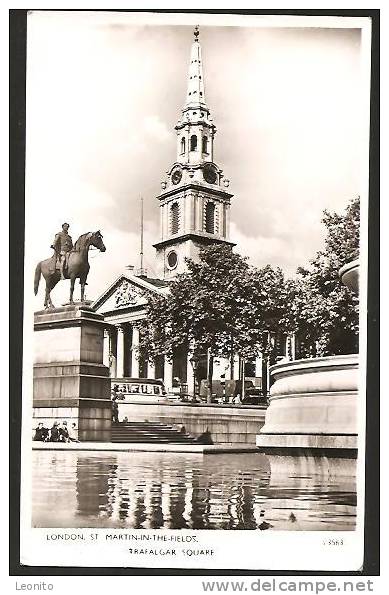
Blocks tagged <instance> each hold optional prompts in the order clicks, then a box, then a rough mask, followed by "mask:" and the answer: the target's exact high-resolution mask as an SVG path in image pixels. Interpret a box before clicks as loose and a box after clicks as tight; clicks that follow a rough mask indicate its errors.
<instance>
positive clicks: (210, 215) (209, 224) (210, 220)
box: [205, 202, 215, 233]
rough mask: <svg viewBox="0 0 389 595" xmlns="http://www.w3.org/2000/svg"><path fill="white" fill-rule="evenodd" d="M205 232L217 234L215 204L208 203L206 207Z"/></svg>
mask: <svg viewBox="0 0 389 595" xmlns="http://www.w3.org/2000/svg"><path fill="white" fill-rule="evenodd" d="M205 231H206V232H207V233H215V204H214V203H213V202H207V204H206V206H205Z"/></svg>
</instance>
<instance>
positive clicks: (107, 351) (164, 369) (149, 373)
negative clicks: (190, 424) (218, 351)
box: [103, 322, 263, 394]
mask: <svg viewBox="0 0 389 595" xmlns="http://www.w3.org/2000/svg"><path fill="white" fill-rule="evenodd" d="M138 345H139V329H138V328H137V326H135V325H132V324H131V323H129V322H125V323H120V324H111V325H110V326H109V327H107V328H106V330H105V331H104V360H103V362H104V365H106V366H107V367H109V369H110V376H111V377H112V378H129V377H131V378H150V379H161V380H163V381H164V384H165V388H166V390H168V391H170V390H171V388H172V386H173V364H172V362H169V361H168V359H167V358H163V361H161V362H160V363H159V365H158V366H157V367H155V366H154V365H153V364H152V363H151V362H146V361H142V360H141V359H139V356H138ZM181 370H182V373H181V376H184V374H185V362H184V363H183V369H182V368H181ZM239 370H240V360H239V357H238V356H236V357H234V363H233V368H232V369H231V362H228V361H227V360H223V359H222V360H218V359H216V360H215V362H214V373H213V378H214V379H215V380H216V379H218V378H235V379H237V378H239V377H240V376H239ZM262 375H263V369H262V358H260V357H258V358H256V361H255V376H256V377H261V376H262ZM180 380H181V381H182V382H184V383H185V384H187V387H188V392H189V394H192V393H193V385H194V372H193V367H192V364H191V362H190V360H189V358H187V361H186V377H184V378H182V377H181V378H180Z"/></svg>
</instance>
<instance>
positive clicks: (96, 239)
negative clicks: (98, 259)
mask: <svg viewBox="0 0 389 595" xmlns="http://www.w3.org/2000/svg"><path fill="white" fill-rule="evenodd" d="M90 245H91V246H94V247H95V248H98V249H99V250H100V252H105V250H106V247H105V246H104V242H103V236H102V235H101V231H100V230H99V231H95V232H94V233H92V235H91V237H90Z"/></svg>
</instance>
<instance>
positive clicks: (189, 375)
mask: <svg viewBox="0 0 389 595" xmlns="http://www.w3.org/2000/svg"><path fill="white" fill-rule="evenodd" d="M186 382H187V384H188V394H189V395H193V396H194V393H193V391H194V372H193V366H192V364H191V363H190V359H189V357H188V356H187V359H186Z"/></svg>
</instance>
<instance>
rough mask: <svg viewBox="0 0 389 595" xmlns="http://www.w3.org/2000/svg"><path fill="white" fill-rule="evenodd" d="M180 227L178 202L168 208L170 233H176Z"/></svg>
mask: <svg viewBox="0 0 389 595" xmlns="http://www.w3.org/2000/svg"><path fill="white" fill-rule="evenodd" d="M179 227H180V209H179V206H178V202H174V203H173V204H172V206H171V207H170V231H171V233H172V234H174V233H178V229H179Z"/></svg>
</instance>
